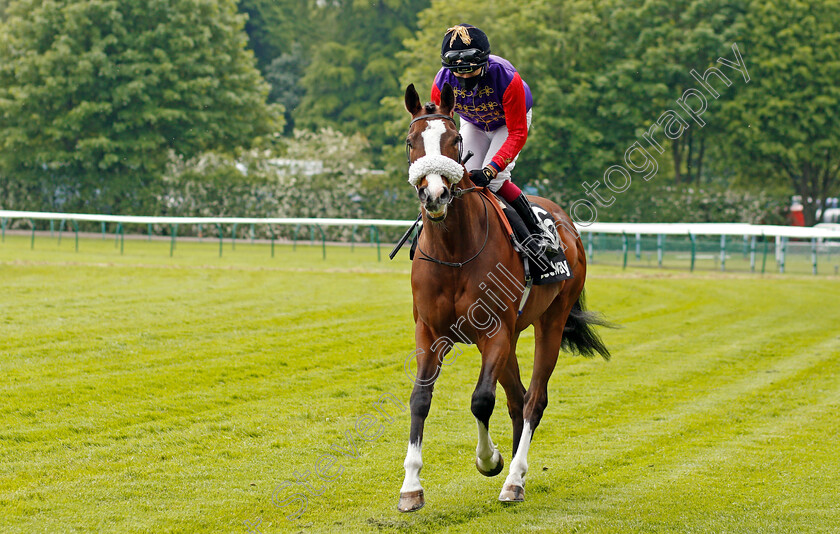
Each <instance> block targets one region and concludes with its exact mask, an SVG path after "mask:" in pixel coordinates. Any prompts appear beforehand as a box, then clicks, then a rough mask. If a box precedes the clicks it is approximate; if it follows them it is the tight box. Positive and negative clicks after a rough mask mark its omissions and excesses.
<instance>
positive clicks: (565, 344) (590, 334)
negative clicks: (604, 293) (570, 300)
mask: <svg viewBox="0 0 840 534" xmlns="http://www.w3.org/2000/svg"><path fill="white" fill-rule="evenodd" d="M594 326H605V327H607V328H617V326H616V325H614V324H612V323H610V322H608V321H607V320H606V319H604V317H603V316H602V315H601V314H599V313H597V312H593V311H587V310H586V308H585V307H584V293H583V291H581V293H580V296H579V297H578V299H577V301H576V302H575V304H574V306H572V311H571V313H570V314H569V318H568V319H567V320H566V327H565V328H564V329H563V341H562V343H561V344H560V346H561V348H563V350H566V351H570V352H574V353H577V354H580V355H581V356H586V357H587V358H591V357H593V356H595V354H596V353H598V354H600V355H601V356H603V358H604V359H605V360H609V359H610V351H609V349H607V346H606V345H604V341H603V340H602V339H601V336H599V335H598V332H596V331H595V329H594V328H593V327H594Z"/></svg>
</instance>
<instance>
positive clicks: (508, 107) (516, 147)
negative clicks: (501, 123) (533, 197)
mask: <svg viewBox="0 0 840 534" xmlns="http://www.w3.org/2000/svg"><path fill="white" fill-rule="evenodd" d="M432 94H434V91H433V92H432ZM438 98H440V97H438ZM502 109H503V110H504V112H505V123H506V124H507V128H508V137H507V139H506V140H505V142H504V144H502V147H501V148H500V149H499V151H498V152H496V155H495V156H493V161H492V163H495V165H494V167H498V170H499V171H501V170H503V169H504V168H505V167H507V166H508V163H510V162H511V161H513V158H515V157H516V156H517V154H519V151H520V150H522V147H523V146H525V141H526V140H527V139H528V118H527V114H528V110H527V109H526V104H525V85H524V84H523V83H522V78H521V77H520V76H519V73H516V74H515V75H514V76H513V79H512V80H511V81H510V85H508V86H507V89H505V93H504V95H502Z"/></svg>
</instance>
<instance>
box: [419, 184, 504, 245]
mask: <svg viewBox="0 0 840 534" xmlns="http://www.w3.org/2000/svg"><path fill="white" fill-rule="evenodd" d="M479 194H480V193H468V194H466V195H464V196H463V197H461V198H459V199H456V200H454V201H453V202H452V204H450V205H449V208H448V210H447V213H446V219H444V221H443V222H441V223H434V222H431V221H429V220H428V218H427V217H426V216H424V221H423V227H424V228H423V234H424V235H425V236H426V239H425V240H424V241H425V242H426V247H425V248H428V249H429V250H428V252H429V253H430V254H432V255H433V256H435V257H436V258H439V259H441V260H444V261H460V260H461V259H463V258H461V256H462V255H464V254H473V253H475V252H476V250H478V247H481V245H482V243H483V242H484V233H485V232H486V231H487V228H486V225H487V224H488V221H487V217H486V216H485V214H484V210H483V208H482V200H481V198H480V197H479ZM459 254H460V256H459Z"/></svg>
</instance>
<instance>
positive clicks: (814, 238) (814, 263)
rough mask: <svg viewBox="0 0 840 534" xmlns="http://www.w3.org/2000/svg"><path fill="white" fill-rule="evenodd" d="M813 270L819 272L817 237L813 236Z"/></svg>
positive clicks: (815, 272)
mask: <svg viewBox="0 0 840 534" xmlns="http://www.w3.org/2000/svg"><path fill="white" fill-rule="evenodd" d="M811 270H812V271H813V273H814V274H817V238H816V237H812V238H811Z"/></svg>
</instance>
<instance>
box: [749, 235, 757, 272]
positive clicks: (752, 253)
mask: <svg viewBox="0 0 840 534" xmlns="http://www.w3.org/2000/svg"><path fill="white" fill-rule="evenodd" d="M755 239H756V238H755V236H752V239H750V272H751V273H754V272H755Z"/></svg>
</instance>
